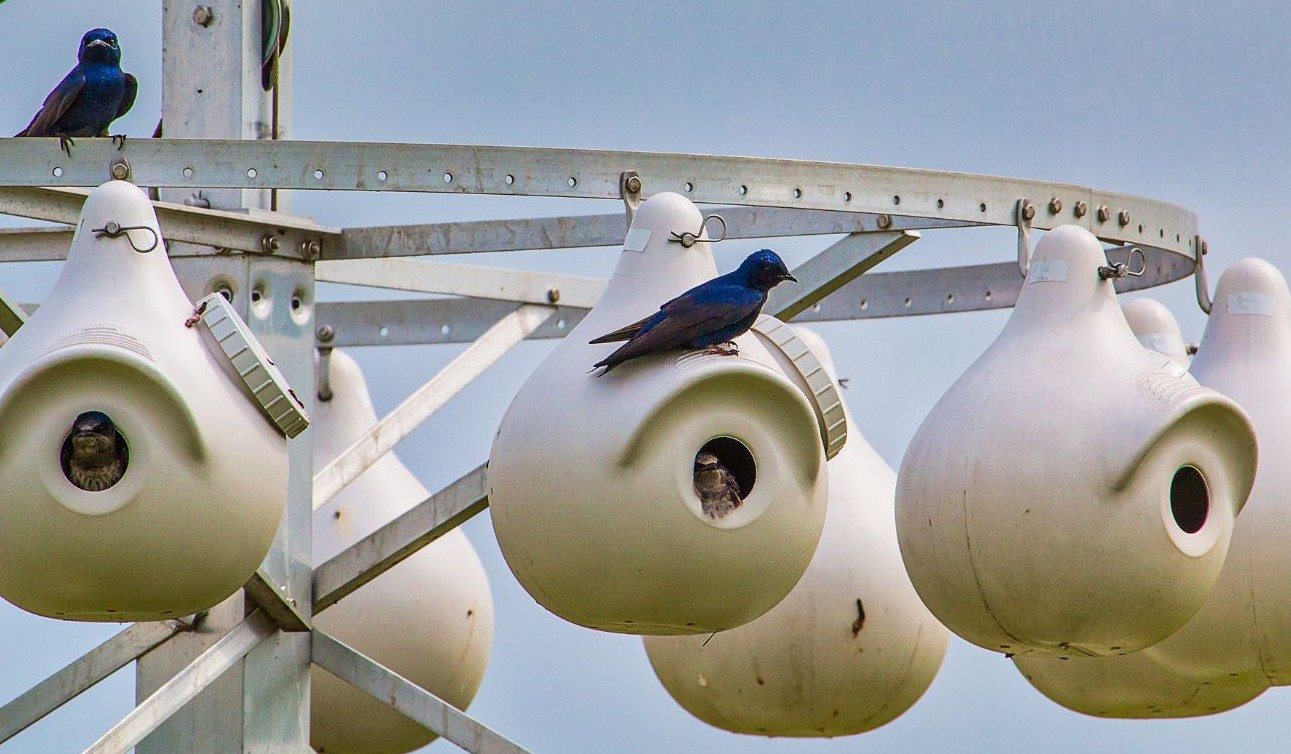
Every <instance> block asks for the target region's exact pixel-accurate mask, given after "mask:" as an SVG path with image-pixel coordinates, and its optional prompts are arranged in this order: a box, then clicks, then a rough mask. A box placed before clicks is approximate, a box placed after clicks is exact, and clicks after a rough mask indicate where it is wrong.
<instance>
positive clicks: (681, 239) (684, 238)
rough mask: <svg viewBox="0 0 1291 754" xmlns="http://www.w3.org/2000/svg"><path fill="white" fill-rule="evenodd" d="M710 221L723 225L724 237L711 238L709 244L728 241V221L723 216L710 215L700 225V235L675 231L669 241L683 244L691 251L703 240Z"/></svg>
mask: <svg viewBox="0 0 1291 754" xmlns="http://www.w3.org/2000/svg"><path fill="white" fill-rule="evenodd" d="M709 220H716V221H717V222H719V223H721V224H722V235H720V236H718V237H717V238H709V239H707V240H708V242H709V243H717V242H718V241H724V240H726V221H725V220H723V219H722V216H721V215H709V216H707V217H705V218H704V221H703V222H701V223H700V224H699V232H698V233H691V232H690V231H686V232H685V233H677V232H676V231H674V232H673V233H672V234H671V237H670V238H669V239H668V240H669V241H675V242H677V243H679V244H681V245H682V246H684V247H686V248H687V249H689V248H690V247H692V246H694V245H695V242H696V241H699V240H702V239H701V238H700V236H702V235H704V230H705V229H706V228H707V227H708V221H709Z"/></svg>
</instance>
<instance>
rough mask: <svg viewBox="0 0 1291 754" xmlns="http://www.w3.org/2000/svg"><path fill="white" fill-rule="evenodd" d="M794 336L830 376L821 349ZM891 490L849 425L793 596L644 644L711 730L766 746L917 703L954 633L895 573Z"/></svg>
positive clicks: (899, 570)
mask: <svg viewBox="0 0 1291 754" xmlns="http://www.w3.org/2000/svg"><path fill="white" fill-rule="evenodd" d="M794 330H795V331H796V332H797V333H798V334H799V336H800V337H801V338H802V339H803V340H804V341H805V342H806V343H808V344H809V345H810V346H811V348H812V350H813V351H815V352H816V354H817V355H818V356H820V358H821V361H822V362H824V363H825V365H826V368H827V369H828V370H829V373H830V375H831V377H832V376H833V371H834V368H833V364H832V361H830V359H829V356H828V349H827V348H826V347H825V344H824V341H823V339H821V338H820V337H819V336H818V335H816V334H815V333H814V332H811V331H809V330H807V329H805V328H802V327H795V328H794ZM848 423H849V424H850V423H851V419H850V417H848ZM895 486H896V474H895V472H893V471H892V469H891V468H890V467H889V466H888V465H887V464H886V463H884V462H883V459H881V458H879V455H878V454H877V453H876V452H875V451H874V449H873V448H872V447H870V446H869V444H868V443H866V442H865V439H864V438H863V437H861V436H860V434H859V433H858V432H856V431H855V425H852V429H851V430H850V431H849V436H848V440H847V445H846V446H845V447H844V448H843V449H842V451H841V452H839V454H838V455H837V456H835V457H834V458H833V459H831V460H830V462H829V512H828V513H827V514H826V516H825V531H824V533H823V534H822V535H821V538H820V546H819V547H818V548H817V549H816V555H815V557H814V558H813V559H812V561H811V565H809V566H807V572H806V573H804V574H803V577H802V580H801V581H799V582H798V585H797V586H795V587H794V588H793V591H792V592H790V593H789V596H788V597H785V598H784V600H783V601H782V602H780V604H778V605H776V606H775V607H773V608H771V610H770V612H768V613H766V614H765V615H763V616H761V617H760V618H757V619H756V620H754V621H752V622H750V623H746V624H744V625H743V626H739V627H737V628H733V629H730V630H728V631H720V632H718V633H717V634H715V635H711V636H710V635H705V636H647V637H645V638H644V642H645V649H646V654H647V655H648V656H649V658H650V664H651V666H652V667H653V668H654V672H655V675H657V676H658V677H659V680H660V681H661V682H662V683H663V685H664V688H666V689H667V691H668V693H669V694H670V695H671V696H672V698H673V699H675V700H677V702H678V703H679V704H680V705H681V706H682V707H684V708H685V709H686V710H687V711H688V712H690V713H691V714H692V715H694V716H695V717H698V718H699V719H700V720H703V721H704V722H706V723H709V724H711V725H715V726H717V727H719V728H723V729H725V730H729V731H733V732H736V733H748V734H760V735H768V736H846V735H852V734H855V733H862V732H864V731H868V730H873V729H875V728H877V727H879V726H881V725H883V724H885V723H887V722H890V721H892V720H894V719H896V718H897V717H898V716H900V715H901V714H902V713H903V712H905V711H906V710H907V709H909V708H910V707H911V706H912V705H913V704H914V703H915V702H916V701H918V699H919V697H920V696H922V695H923V692H924V691H925V690H927V688H928V685H929V684H931V683H932V679H933V678H934V677H935V676H936V674H937V670H938V669H939V668H940V667H941V661H942V657H943V656H944V655H945V652H946V643H947V640H948V637H949V635H950V632H949V631H947V630H946V629H945V628H944V627H943V626H942V625H941V624H940V623H938V622H937V621H936V619H935V618H933V617H932V614H931V613H929V612H928V609H927V608H926V607H924V605H923V603H922V602H921V601H920V600H919V596H918V595H917V594H916V593H915V591H914V587H913V586H912V585H911V584H910V579H909V577H908V576H907V575H906V572H905V568H904V566H903V565H902V563H901V553H900V551H899V549H898V548H897V537H896V527H895V524H894V522H893V511H892V506H893V492H894V488H895Z"/></svg>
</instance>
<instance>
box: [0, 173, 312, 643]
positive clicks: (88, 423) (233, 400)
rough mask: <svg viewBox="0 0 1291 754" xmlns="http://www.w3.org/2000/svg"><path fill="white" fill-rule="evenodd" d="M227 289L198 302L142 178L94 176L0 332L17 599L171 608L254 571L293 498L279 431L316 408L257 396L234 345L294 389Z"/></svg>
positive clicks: (10, 564)
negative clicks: (98, 180)
mask: <svg viewBox="0 0 1291 754" xmlns="http://www.w3.org/2000/svg"><path fill="white" fill-rule="evenodd" d="M222 305H223V301H221V302H219V305H214V304H212V305H211V306H210V307H209V310H208V311H206V312H204V313H198V312H195V310H194V306H193V304H192V303H191V302H189V300H188V299H187V298H186V297H185V296H184V293H183V291H182V290H181V289H180V286H179V283H178V282H177V280H176V279H175V274H174V272H173V270H172V269H171V266H170V261H169V260H168V259H167V257H166V251H165V247H164V243H163V241H162V238H161V233H160V229H159V227H158V225H157V218H156V216H155V214H154V213H153V210H152V205H151V204H150V203H149V201H148V198H147V196H145V195H144V193H143V192H142V191H141V190H139V189H138V188H137V187H135V186H134V185H133V184H130V183H125V182H121V181H112V182H110V183H107V184H104V185H103V186H100V187H99V188H97V189H95V190H94V191H93V192H92V193H91V194H90V196H89V198H88V199H87V200H86V201H85V206H84V209H83V210H82V212H81V217H80V220H79V222H78V223H77V225H76V231H75V235H74V236H73V240H72V246H71V249H70V250H69V252H68V256H67V262H66V264H65V266H64V267H63V270H62V274H61V276H60V277H59V279H58V282H57V284H56V285H55V286H54V289H53V291H52V292H51V293H50V295H49V297H48V298H47V299H46V300H45V303H44V304H43V305H42V306H41V307H40V309H39V311H37V312H36V313H35V314H34V315H33V316H32V317H31V318H30V320H29V321H28V322H27V323H26V324H25V325H24V326H23V327H22V329H21V330H19V331H18V332H17V333H15V334H14V336H13V337H12V338H11V339H10V340H9V341H8V343H6V344H5V346H4V348H0V490H4V496H3V500H0V594H2V595H3V596H4V597H5V599H7V600H9V601H10V602H12V603H14V604H15V605H17V606H19V607H21V608H23V609H24V610H28V611H31V612H33V613H37V614H40V615H46V616H50V617H55V618H67V619H75V620H109V621H137V620H158V619H163V618H167V617H174V616H181V615H187V614H191V613H193V612H196V611H198V610H202V609H205V608H207V607H210V606H211V605H214V604H215V603H217V602H219V601H221V600H222V599H224V598H225V597H227V596H228V595H230V594H232V593H233V592H235V591H236V590H237V589H238V588H240V587H241V586H242V585H243V584H244V583H245V582H246V580H247V579H248V578H249V577H250V576H251V574H252V573H254V572H255V569H256V567H257V566H258V565H259V564H260V562H261V560H262V559H263V558H264V556H265V553H266V552H267V551H268V549H269V546H270V544H271V542H272V540H273V536H274V532H275V531H276V529H277V527H278V522H279V518H280V517H281V514H282V509H283V505H284V502H285V500H286V494H287V447H286V440H285V439H284V432H290V433H292V434H294V433H297V432H299V431H300V430H302V429H303V428H304V423H305V421H306V420H305V419H304V413H303V409H302V408H301V407H300V406H299V405H298V404H293V405H292V406H291V407H290V408H291V409H292V410H291V411H290V412H289V413H293V414H294V417H295V418H294V419H293V422H294V423H288V424H282V425H279V424H275V422H274V421H273V420H271V418H270V416H269V415H268V414H267V413H266V410H265V409H263V408H262V407H261V405H259V403H260V402H264V403H265V404H266V405H270V404H273V403H275V401H258V400H257V396H256V395H253V394H252V391H251V388H250V387H248V384H247V383H246V382H245V381H244V380H243V379H242V378H240V377H239V369H241V368H243V366H244V365H239V366H235V365H234V364H233V363H232V362H231V361H230V359H229V357H228V356H226V353H225V351H224V350H223V346H224V345H226V344H228V343H231V342H235V341H236V342H238V343H240V346H239V348H238V350H239V351H240V352H241V356H240V357H239V358H253V357H254V358H255V360H256V361H258V364H257V363H252V364H248V365H245V367H246V368H247V369H250V370H251V371H254V372H255V373H256V374H257V375H259V376H260V377H263V378H264V379H263V382H262V383H259V382H258V383H257V384H263V385H264V386H265V389H266V390H267V391H269V392H274V391H275V390H276V391H277V398H278V399H287V400H289V401H290V400H294V398H293V397H292V396H291V395H290V391H289V390H286V389H285V385H283V384H282V383H281V381H280V378H279V377H278V375H277V373H276V369H275V368H274V367H273V366H272V363H271V362H268V360H267V358H263V357H257V356H256V354H262V352H261V351H259V346H258V344H256V343H255V342H254V339H253V338H251V336H250V334H249V332H247V331H246V330H245V328H244V327H243V326H241V324H240V321H235V318H236V315H232V314H231V310H225V309H223V308H222ZM215 312H222V314H220V316H219V318H218V322H217V321H215V320H212V319H211V315H212V313H215ZM256 370H258V371H256ZM248 374H250V372H248ZM260 397H261V398H263V394H261V396H260ZM282 402H283V400H277V401H276V403H279V404H281V403H282ZM280 426H281V427H282V428H281V429H280Z"/></svg>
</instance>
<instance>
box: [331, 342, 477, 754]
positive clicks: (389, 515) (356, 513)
mask: <svg viewBox="0 0 1291 754" xmlns="http://www.w3.org/2000/svg"><path fill="white" fill-rule="evenodd" d="M327 365H328V373H329V383H330V386H331V390H332V398H331V399H330V400H328V401H320V402H319V403H318V404H317V407H316V408H315V410H314V461H315V464H314V466H315V468H322V466H324V465H325V464H327V463H330V462H331V461H332V460H333V459H335V458H336V457H337V456H339V455H340V454H341V453H342V452H343V451H345V450H346V449H347V448H348V447H349V445H350V444H351V443H353V442H354V441H355V440H357V439H358V438H359V437H360V436H362V435H363V433H364V432H366V431H367V430H368V429H370V428H371V427H372V426H373V425H374V424H376V421H377V416H376V412H375V411H374V410H373V408H372V401H371V399H370V398H369V396H368V390H367V384H366V381H365V380H364V378H363V372H362V371H360V369H359V366H358V364H356V363H355V362H354V359H352V358H351V357H350V356H349V354H346V353H343V352H342V351H339V350H336V351H333V352H332V355H331V358H330V359H328V360H327ZM320 384H321V380H320ZM427 496H428V493H427V491H426V488H425V487H423V486H422V485H421V483H420V482H418V481H417V478H416V477H414V476H413V475H412V472H410V471H408V469H407V468H406V467H405V466H404V465H403V464H402V463H400V461H399V459H398V457H397V456H395V455H394V453H387V454H386V455H384V456H383V457H381V458H380V459H379V460H378V461H377V462H376V463H374V464H373V465H372V466H371V468H369V469H368V470H367V471H365V472H363V473H362V474H361V475H359V477H358V478H357V479H355V480H354V481H353V482H351V483H350V484H349V485H347V486H346V487H345V488H344V489H342V490H341V491H340V492H339V493H337V494H336V495H335V496H334V497H333V498H332V499H331V500H329V501H327V503H326V504H324V505H323V506H321V507H320V508H319V509H318V510H316V511H315V512H314V562H315V563H323V562H326V561H327V560H328V559H329V558H332V557H333V556H335V555H337V554H338V553H339V552H341V551H342V550H344V549H345V548H347V547H348V546H349V545H351V544H353V543H354V542H356V541H358V540H359V539H360V538H362V537H365V536H367V535H368V534H371V533H372V532H373V531H375V530H376V529H377V528H379V527H380V526H382V525H384V524H385V523H386V522H388V521H390V520H392V519H394V518H395V517H397V516H398V515H400V514H402V513H404V512H405V511H407V510H408V509H409V508H411V507H413V506H414V505H416V504H417V503H420V502H421V501H422V500H424V499H425V498H426V497H427ZM314 622H315V624H316V625H318V627H319V628H321V629H323V630H324V631H326V632H328V633H329V634H330V635H332V636H334V637H336V638H337V639H339V640H341V641H343V642H345V643H346V644H348V645H349V646H351V647H354V648H355V649H356V650H358V651H360V652H362V653H363V654H365V655H366V656H368V657H370V658H372V659H374V660H376V661H377V662H380V663H382V664H383V665H385V666H386V667H388V668H390V669H391V670H393V671H394V672H396V673H398V674H399V675H401V676H403V677H404V678H407V679H408V680H410V681H412V682H414V683H416V684H417V685H419V686H421V687H422V688H424V689H426V690H428V691H430V692H431V693H433V694H435V695H436V696H438V697H439V698H441V699H443V700H444V701H446V702H448V703H449V704H451V705H453V706H454V707H457V708H458V709H466V707H467V705H469V704H470V703H471V700H472V699H474V698H475V692H476V691H478V690H479V688H480V683H481V682H482V681H483V680H484V669H485V667H486V666H487V665H488V662H489V653H490V651H491V649H492V644H493V598H492V595H491V594H490V593H489V584H488V580H487V578H486V577H485V575H484V566H483V565H481V563H480V559H479V556H478V555H476V554H475V549H474V548H472V547H471V543H470V542H469V541H468V540H467V539H466V535H465V534H464V533H463V532H462V530H461V529H453V530H452V531H450V532H448V533H447V534H445V535H444V536H442V537H440V538H439V539H437V540H435V541H434V542H432V543H431V544H429V545H427V546H426V547H423V548H422V549H421V550H420V551H418V552H417V553H416V554H414V555H412V556H411V557H409V558H408V559H407V560H404V561H403V562H402V563H400V564H399V565H397V566H395V567H394V568H391V569H390V570H389V571H386V572H385V573H383V574H381V575H380V576H379V577H377V578H376V579H375V580H373V581H372V582H371V583H369V584H366V585H365V586H363V588H361V589H359V590H358V591H356V592H354V593H353V594H351V595H349V596H347V597H346V598H345V599H343V600H341V601H340V602H338V603H336V604H335V605H333V606H332V607H330V608H328V609H327V610H325V611H324V612H322V613H320V614H319V615H317V616H316V617H315V618H314ZM311 675H312V681H311V684H312V685H311V689H310V743H311V745H312V746H313V748H314V749H315V750H316V751H319V752H325V753H326V754H347V753H349V754H366V753H367V752H386V753H387V754H397V753H398V752H407V751H412V750H413V749H417V748H420V747H422V746H425V745H426V744H428V743H430V742H431V741H432V740H434V738H435V735H434V734H432V733H431V732H430V731H428V730H426V729H425V728H423V727H421V726H420V725H418V724H416V723H414V722H412V721H411V720H408V719H407V718H405V717H404V716H402V715H400V714H399V713H398V712H395V711H394V710H393V709H391V708H389V707H387V706H385V705H384V704H381V703H380V702H378V701H377V700H375V699H372V698H371V697H369V696H368V695H366V694H364V693H363V692H361V691H358V690H357V689H355V688H353V687H352V686H350V685H349V684H347V683H345V682H344V681H341V680H339V679H337V678H335V677H334V676H332V675H331V674H329V673H327V672H325V671H323V670H320V669H319V668H318V667H314V668H313V669H312V673H311Z"/></svg>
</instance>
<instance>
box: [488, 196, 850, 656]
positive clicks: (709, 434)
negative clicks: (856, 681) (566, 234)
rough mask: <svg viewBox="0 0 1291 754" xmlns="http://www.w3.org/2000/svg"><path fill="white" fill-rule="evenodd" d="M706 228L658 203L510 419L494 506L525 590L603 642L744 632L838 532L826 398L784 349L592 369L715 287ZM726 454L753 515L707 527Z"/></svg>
mask: <svg viewBox="0 0 1291 754" xmlns="http://www.w3.org/2000/svg"><path fill="white" fill-rule="evenodd" d="M702 223H703V218H702V217H701V215H700V213H699V210H698V209H697V208H696V207H695V206H694V205H693V204H692V203H691V202H690V201H689V200H687V199H685V198H684V197H682V196H679V195H677V194H671V193H662V194H658V195H655V196H653V197H651V198H650V199H649V200H647V201H645V202H644V203H642V205H641V207H640V209H639V210H638V211H637V213H636V217H635V219H634V221H633V223H632V227H631V229H630V231H629V233H628V236H627V242H626V244H625V247H624V250H623V251H622V252H621V254H620V255H619V262H618V266H617V268H616V269H615V271H614V274H613V276H612V277H611V279H610V282H609V287H608V288H607V289H606V291H605V294H604V296H603V297H602V298H601V300H600V302H599V303H598V304H597V305H596V306H595V307H594V308H593V309H592V310H591V312H589V313H588V315H587V316H586V318H585V319H583V321H582V322H581V323H579V325H578V326H577V327H575V328H574V329H573V331H572V332H571V333H570V334H569V335H568V336H566V337H565V339H564V340H563V341H562V342H561V343H560V344H559V345H557V346H556V348H555V349H554V350H553V351H552V352H551V354H550V355H549V356H548V357H547V359H546V360H545V361H543V363H542V364H540V365H539V367H538V368H537V369H536V370H535V371H534V373H533V374H532V375H531V376H530V378H529V380H528V381H527V382H526V383H525V385H524V386H523V387H522V388H521V390H520V392H519V393H518V394H517V395H516V397H515V399H514V400H513V402H512V404H511V406H510V408H509V409H508V410H507V412H506V415H505V416H504V417H503V419H502V423H501V426H500V427H499V429H498V432H497V436H496V438H495V440H494V443H493V449H492V453H491V455H490V461H489V485H490V493H489V506H490V509H491V512H492V519H493V527H494V531H495V532H496V534H497V538H498V544H499V546H500V548H501V550H502V554H503V555H504V556H505V558H506V561H507V564H508V566H510V568H511V571H512V572H513V573H514V574H515V576H516V578H517V580H519V582H520V584H521V585H522V586H523V587H524V588H525V590H526V591H528V592H529V594H530V595H531V596H532V597H533V598H534V599H535V600H537V601H538V603H539V604H541V605H542V606H543V607H545V608H547V609H548V610H550V611H551V612H553V613H555V614H557V615H559V616H561V617H562V618H564V619H566V620H569V621H571V622H574V623H578V624H580V625H583V626H587V627H590V628H596V629H601V630H606V631H617V632H623V633H641V634H692V633H705V632H712V631H716V630H722V629H727V628H732V627H734V626H738V625H740V624H742V623H747V622H748V621H750V620H752V619H754V618H756V617H757V616H759V615H761V614H762V613H765V612H766V611H767V610H769V609H771V607H772V606H774V605H775V604H776V603H777V602H779V601H780V600H781V599H783V598H784V596H785V595H786V594H788V593H789V590H790V589H792V588H793V586H794V584H796V583H797V582H798V579H799V577H801V576H802V573H803V571H804V570H805V569H806V568H807V564H808V562H809V561H810V560H811V556H812V553H813V552H815V549H816V543H817V541H818V540H819V538H820V531H821V526H822V524H823V522H824V518H825V506H826V495H827V474H826V469H825V452H824V443H823V442H822V432H821V429H820V425H819V423H818V420H817V418H816V412H817V410H818V409H819V408H820V407H819V406H816V405H815V404H814V403H813V399H811V398H809V394H810V391H808V390H805V389H803V388H802V387H800V386H799V385H798V384H797V383H796V382H795V381H793V380H791V379H790V378H789V377H786V375H785V372H784V370H783V368H782V366H781V365H780V362H779V361H778V360H777V357H775V356H774V355H773V354H772V353H771V349H773V348H778V347H779V346H777V345H776V344H775V342H773V340H772V339H770V338H765V337H763V336H760V335H757V334H755V333H748V334H745V335H744V336H741V337H740V338H738V339H737V341H736V344H737V346H738V349H739V355H738V356H721V355H716V354H708V353H703V352H697V351H692V352H686V351H675V352H670V353H665V354H657V355H653V356H647V357H643V358H640V359H635V360H633V361H630V362H628V363H626V364H624V365H623V366H620V367H618V368H616V369H615V370H614V371H613V372H611V373H609V374H606V375H604V376H598V374H597V373H595V372H591V371H590V370H591V367H592V364H594V363H596V362H597V361H598V360H600V359H601V358H602V357H604V356H605V355H606V354H607V353H609V349H610V348H612V346H610V347H607V346H604V345H590V344H589V343H588V341H589V340H591V339H592V338H594V337H597V336H599V335H602V334H603V333H606V332H609V331H611V330H615V329H617V328H620V327H622V326H624V325H626V324H628V323H630V322H634V321H636V320H638V319H640V318H641V317H643V316H645V315H648V314H650V313H651V312H654V311H657V310H658V308H659V306H660V305H661V304H662V303H664V302H665V301H668V300H669V299H671V298H673V297H674V296H676V295H678V294H680V293H682V292H683V291H685V290H687V289H689V288H691V287H693V286H695V285H697V284H699V283H701V282H703V281H705V280H708V279H711V278H712V277H714V276H715V275H716V267H715V265H714V262H713V258H712V253H711V251H710V250H709V243H708V242H707V241H706V240H704V239H703V238H702V236H701V239H700V240H699V241H698V242H697V243H695V244H693V245H692V246H689V247H687V246H685V245H683V244H682V243H678V242H677V241H676V239H678V238H680V237H681V234H683V233H696V232H697V231H698V230H699V229H700V227H701V225H702ZM701 451H708V452H712V453H713V454H714V455H715V456H717V457H718V458H719V460H720V462H721V463H723V464H724V465H725V466H726V468H727V469H729V470H731V471H732V473H734V475H735V476H736V478H737V480H738V481H739V486H740V492H741V496H742V497H741V504H740V505H739V506H738V507H736V508H735V509H734V510H732V511H730V512H728V513H726V514H725V515H721V516H717V517H714V516H710V515H707V514H706V513H705V512H704V511H703V509H702V506H701V501H700V499H699V497H698V495H697V494H696V492H695V482H694V473H695V465H696V457H697V456H698V455H699V454H700V453H701Z"/></svg>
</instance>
